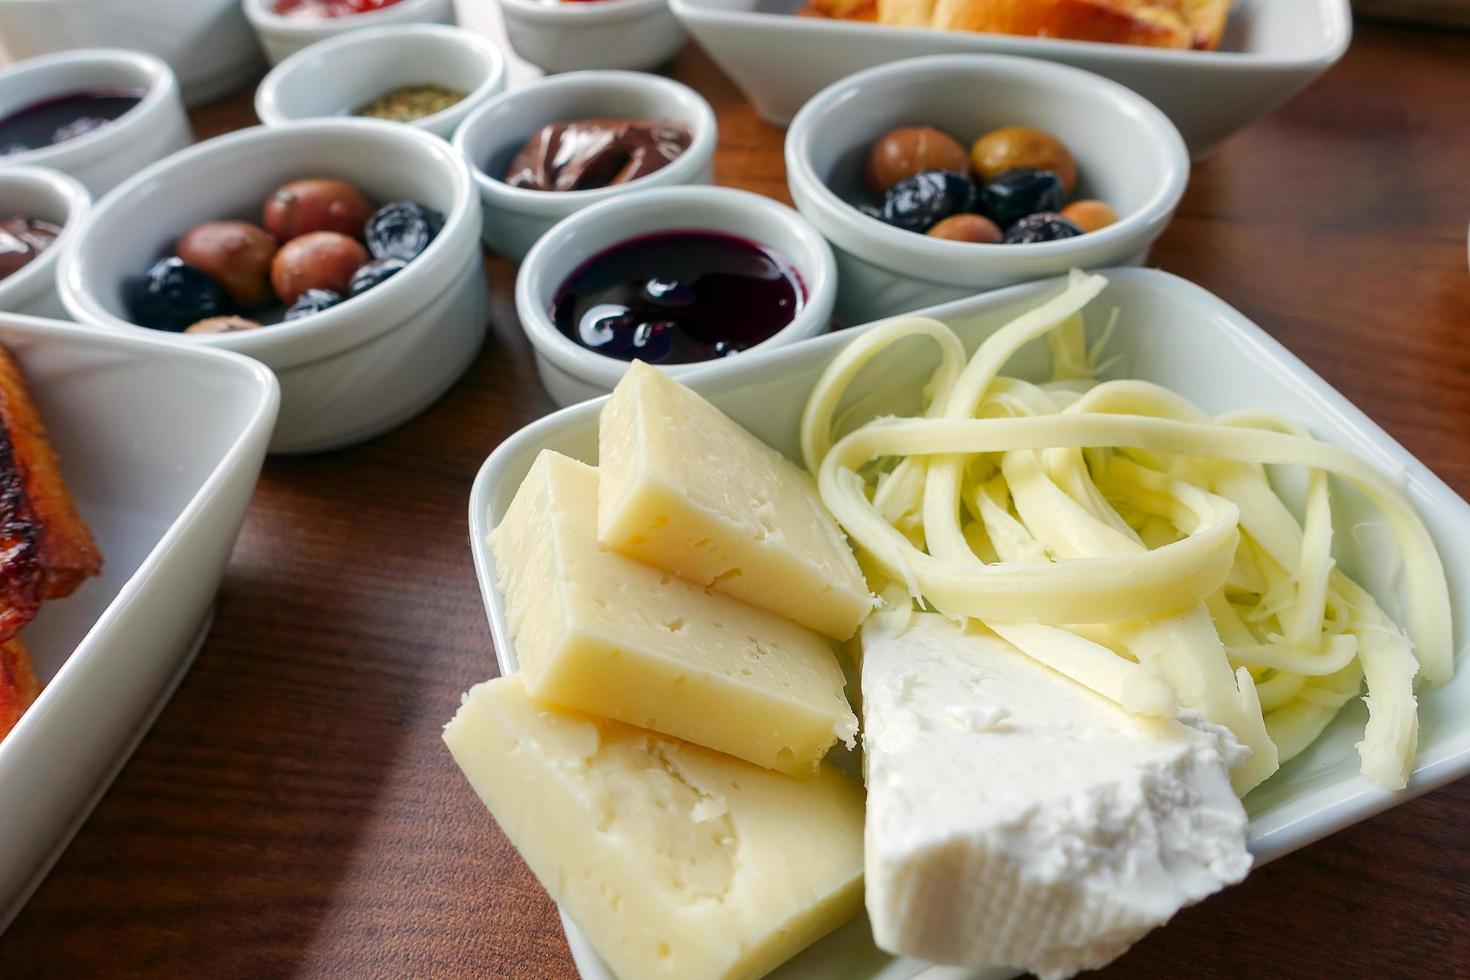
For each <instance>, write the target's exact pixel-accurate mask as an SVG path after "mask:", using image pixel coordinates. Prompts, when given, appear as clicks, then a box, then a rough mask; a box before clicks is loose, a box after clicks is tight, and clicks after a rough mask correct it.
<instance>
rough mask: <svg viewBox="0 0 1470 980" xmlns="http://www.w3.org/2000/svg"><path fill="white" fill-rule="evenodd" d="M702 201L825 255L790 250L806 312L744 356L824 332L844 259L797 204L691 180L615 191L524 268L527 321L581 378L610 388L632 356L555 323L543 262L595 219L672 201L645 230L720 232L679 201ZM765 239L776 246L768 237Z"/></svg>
mask: <svg viewBox="0 0 1470 980" xmlns="http://www.w3.org/2000/svg"><path fill="white" fill-rule="evenodd" d="M699 201H707V202H711V203H718V204H720V205H723V206H725V207H730V208H743V209H746V210H747V211H753V212H757V213H759V214H760V215H761V216H762V217H763V218H765V219H766V220H768V221H770V222H773V223H776V222H779V223H780V224H782V225H783V226H784V227H785V228H786V229H787V230H788V231H789V232H791V233H792V234H793V235H794V236H795V237H796V238H798V239H800V240H801V241H802V242H803V244H804V245H805V246H806V248H807V249H808V250H809V251H810V253H811V254H812V255H813V256H815V257H816V259H817V268H815V269H813V268H810V267H809V266H808V265H807V264H803V263H804V259H800V258H798V257H796V256H792V255H783V258H785V259H786V260H787V261H788V262H790V263H791V265H792V267H793V268H795V269H796V272H797V273H798V274H799V275H800V276H801V283H802V285H803V286H804V287H805V288H806V301H805V303H804V304H803V305H802V309H801V312H800V313H798V314H797V315H796V316H795V317H794V318H792V320H791V322H790V323H788V324H786V325H785V326H784V327H782V328H781V329H780V330H778V331H776V332H775V333H773V334H772V335H771V336H769V337H767V338H766V339H765V340H763V341H761V342H760V343H759V344H755V345H754V346H752V347H749V348H747V349H746V350H744V351H741V352H740V356H744V355H746V354H749V353H754V352H759V351H767V350H770V349H771V348H773V347H782V346H785V345H787V344H791V343H795V342H796V341H798V340H803V339H805V338H807V337H808V336H814V335H815V334H816V333H821V332H825V328H826V323H825V322H823V323H822V324H821V326H822V328H823V329H822V330H819V331H813V329H812V325H813V321H814V320H818V319H821V320H823V321H826V320H827V319H830V316H831V303H830V302H829V300H835V298H836V295H837V262H836V259H835V257H834V256H833V254H832V247H831V245H829V244H828V242H827V240H826V239H825V238H824V237H822V234H821V233H820V232H819V231H817V230H816V229H815V228H813V227H812V226H811V224H810V223H809V222H807V220H806V219H805V218H803V217H802V216H801V215H800V214H799V213H798V212H797V211H796V210H795V209H793V208H790V207H788V206H786V205H785V204H782V203H781V202H780V201H777V200H775V199H773V198H769V197H766V196H764V195H762V194H756V193H754V192H752V191H745V190H739V189H737V188H734V187H714V186H708V185H685V186H679V187H660V188H658V189H656V190H649V191H644V192H643V193H641V194H638V195H636V196H632V195H629V196H625V197H618V198H613V199H612V200H608V201H602V202H601V203H598V204H594V205H592V206H590V207H586V208H583V209H582V210H580V211H577V212H575V213H573V214H570V215H568V216H567V217H565V218H563V219H562V220H561V221H559V222H557V223H556V224H555V225H554V226H552V228H551V230H550V231H548V232H547V233H546V234H545V235H542V236H541V238H540V239H539V240H538V241H537V242H536V244H535V245H533V246H532V247H531V251H530V252H528V253H527V254H526V258H525V259H524V261H522V263H521V267H520V270H519V271H518V272H517V274H516V283H515V305H516V313H517V315H518V317H519V319H520V321H521V327H522V329H523V330H524V331H525V333H526V336H527V337H528V338H529V339H530V341H531V344H532V346H534V347H535V348H536V351H537V353H539V354H541V355H543V356H544V357H546V358H547V359H549V360H550V361H552V362H553V363H554V364H556V365H557V366H558V367H560V368H562V369H563V370H565V371H567V372H568V373H571V374H574V375H576V376H577V377H579V378H582V379H585V380H588V381H594V382H596V383H599V384H604V385H605V386H606V387H608V388H611V387H612V386H613V385H614V384H616V383H617V380H618V378H620V377H621V376H622V374H623V373H624V372H625V371H626V370H627V369H628V365H629V364H631V363H632V362H631V361H625V360H623V359H622V358H617V357H608V356H607V355H606V354H599V353H597V352H595V351H590V350H587V349H586V348H585V347H581V346H580V345H578V344H575V343H573V342H572V341H571V340H569V339H568V338H567V337H565V336H563V335H562V333H561V331H560V330H558V329H556V325H555V324H554V323H552V322H551V317H550V316H549V315H548V314H547V312H546V303H545V302H544V299H545V298H544V297H543V296H542V295H540V294H539V293H540V290H536V292H535V293H534V294H533V289H534V287H537V286H539V285H540V280H542V279H543V278H544V275H543V271H544V270H543V267H544V266H545V265H546V263H547V261H548V256H550V255H552V254H554V253H555V252H557V251H559V250H560V249H561V248H562V247H563V245H564V244H565V242H566V241H567V240H568V239H571V238H574V237H576V236H577V235H578V234H579V233H580V232H581V231H582V228H583V226H585V225H586V224H587V223H588V222H597V221H602V220H604V219H605V218H610V217H612V216H615V215H617V214H619V213H621V212H623V211H626V210H629V209H631V208H637V209H639V210H643V209H645V208H654V207H658V206H659V205H667V207H665V209H664V213H665V214H667V218H666V219H665V220H663V221H660V223H659V226H658V228H657V229H656V230H650V231H646V232H643V233H642V234H657V233H658V232H659V231H685V230H687V231H706V230H713V231H717V230H718V229H716V228H711V227H710V226H708V225H707V224H704V223H701V222H700V221H697V220H694V221H691V220H687V219H685V218H683V217H682V216H681V212H682V210H683V209H682V208H680V207H678V205H680V204H690V203H696V202H699ZM630 237H639V236H628V235H624V236H622V237H616V238H611V239H610V240H609V241H608V242H607V243H606V244H605V245H603V246H601V247H600V248H598V249H597V250H596V252H595V253H594V254H599V253H601V252H602V251H605V250H606V249H610V248H613V247H615V246H617V245H618V244H620V243H621V242H623V241H626V240H627V239H628V238H630ZM758 244H761V245H766V246H767V247H769V245H767V243H766V242H759V243H758ZM561 285H562V283H561V282H557V283H553V284H552V289H553V290H555V289H559V288H560V287H561ZM708 363H709V362H706V361H696V362H693V363H690V364H673V365H668V366H667V367H666V368H665V370H671V371H672V372H673V373H682V372H683V371H687V370H692V369H694V368H698V367H703V366H705V365H707V364H708Z"/></svg>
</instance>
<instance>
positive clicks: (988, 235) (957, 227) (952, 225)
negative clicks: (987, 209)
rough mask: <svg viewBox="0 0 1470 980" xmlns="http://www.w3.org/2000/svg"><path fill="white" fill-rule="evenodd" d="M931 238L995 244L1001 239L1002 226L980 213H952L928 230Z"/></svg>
mask: <svg viewBox="0 0 1470 980" xmlns="http://www.w3.org/2000/svg"><path fill="white" fill-rule="evenodd" d="M928 235H929V237H930V238H944V239H947V240H949V241H951V242H974V243H975V244H977V245H994V244H996V243H997V242H999V241H1000V228H998V227H996V224H995V222H994V221H991V220H990V219H989V218H986V217H982V216H981V215H978V214H952V215H950V216H949V217H948V218H945V219H944V220H943V221H941V222H939V224H937V225H935V226H934V227H933V228H930V229H929V231H928Z"/></svg>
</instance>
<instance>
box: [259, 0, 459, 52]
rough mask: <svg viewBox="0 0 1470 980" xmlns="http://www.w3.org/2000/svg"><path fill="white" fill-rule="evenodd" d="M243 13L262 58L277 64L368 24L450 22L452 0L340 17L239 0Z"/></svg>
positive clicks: (409, 2)
mask: <svg viewBox="0 0 1470 980" xmlns="http://www.w3.org/2000/svg"><path fill="white" fill-rule="evenodd" d="M242 2H243V3H244V5H245V17H246V18H247V19H248V20H249V21H250V26H252V27H254V28H255V33H256V36H257V37H259V38H260V46H261V47H262V48H263V49H264V50H265V58H266V60H267V61H269V62H270V63H271V64H273V65H274V64H278V63H280V62H281V61H284V60H285V59H286V58H288V57H290V56H291V55H293V54H295V53H296V52H297V51H300V50H301V49H302V48H304V47H306V46H307V45H310V44H315V43H316V42H318V41H325V40H326V39H327V38H329V37H336V36H337V35H339V34H346V33H347V32H349V31H359V30H364V29H366V28H369V27H383V26H386V25H390V24H453V23H454V22H455V20H454V0H398V3H395V4H393V5H391V6H388V7H383V8H382V9H381V10H372V11H369V12H367V13H364V14H348V15H345V16H342V17H323V18H321V19H320V20H306V19H298V18H295V17H282V16H281V15H280V14H278V13H276V12H275V6H276V0H242Z"/></svg>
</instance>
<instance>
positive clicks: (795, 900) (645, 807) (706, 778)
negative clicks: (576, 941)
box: [444, 675, 863, 980]
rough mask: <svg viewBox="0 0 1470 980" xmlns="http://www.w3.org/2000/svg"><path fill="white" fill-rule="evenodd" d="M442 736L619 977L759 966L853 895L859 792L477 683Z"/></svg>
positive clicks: (840, 917) (504, 685) (747, 970)
mask: <svg viewBox="0 0 1470 980" xmlns="http://www.w3.org/2000/svg"><path fill="white" fill-rule="evenodd" d="M444 741H445V742H446V743H448V745H449V750H450V752H452V753H453V754H454V758H455V761H456V762H458V763H459V767H460V768H461V769H462V770H464V774H465V775H466V776H467V777H468V778H469V781H470V784H471V785H472V786H473V787H474V789H475V792H476V793H478V794H479V795H480V799H482V800H483V801H484V802H485V805H486V806H487V807H489V808H490V812H491V813H493V814H494V815H495V819H496V820H497V821H499V823H500V826H501V828H502V829H503V830H504V831H505V834H506V836H507V837H509V838H510V840H511V843H513V844H514V845H515V846H516V849H517V850H518V851H520V853H521V855H522V856H523V857H524V858H525V860H526V863H527V864H528V865H530V867H531V870H532V871H533V872H534V873H535V875H536V877H537V879H538V880H539V881H540V882H541V884H542V885H543V886H545V888H546V890H547V891H548V892H550V893H551V897H552V898H553V899H554V900H555V901H556V902H557V903H558V904H559V905H561V907H562V909H563V910H564V911H566V913H567V914H568V915H570V916H571V918H572V921H574V922H576V924H577V926H578V927H579V928H580V929H581V930H582V932H583V933H585V934H586V935H587V938H588V939H589V940H590V941H591V943H592V945H593V947H594V948H596V950H597V952H598V954H599V955H601V956H602V958H603V959H604V960H605V961H606V962H607V964H608V965H609V966H610V967H611V968H612V970H613V972H614V973H616V974H617V975H618V976H619V977H621V978H623V980H657V978H677V980H706V978H709V980H714V978H724V980H736V978H753V977H759V976H762V975H764V974H765V973H767V972H769V971H770V970H772V969H773V968H775V967H776V966H777V965H779V964H780V963H781V962H783V961H784V960H786V959H787V958H789V957H790V956H792V955H793V954H795V953H796V952H797V951H798V950H800V949H802V948H804V947H805V946H807V945H809V944H810V943H812V942H814V941H815V940H817V939H819V938H820V937H822V936H824V935H826V934H827V933H828V932H830V931H831V930H832V929H834V928H836V927H837V926H838V925H840V924H842V923H843V922H844V921H846V920H847V919H849V918H851V917H852V916H853V915H855V914H856V913H857V911H858V909H859V908H861V906H862V901H863V888H862V869H863V797H862V791H861V790H860V789H859V788H858V787H857V786H856V785H855V784H854V783H853V782H852V781H851V780H849V779H848V778H847V777H846V776H845V775H843V774H842V773H841V772H840V771H839V770H838V769H837V768H836V767H834V766H832V765H830V764H828V765H823V766H822V767H821V770H820V772H818V774H817V775H816V776H815V777H814V778H812V779H810V780H795V779H791V778H790V777H787V776H783V775H781V774H779V773H774V772H769V771H767V770H763V769H757V768H755V767H753V766H749V765H746V764H745V763H743V762H740V761H738V760H735V759H731V758H730V757H728V756H723V755H719V754H718V753H714V752H708V751H705V750H703V749H700V748H698V747H696V746H692V745H688V744H685V743H682V742H679V741H677V740H675V739H670V738H665V737H662V736H659V735H654V734H652V733H650V732H645V731H640V730H638V729H636V728H631V727H629V726H626V725H620V724H618V723H616V722H611V721H607V720H605V719H598V718H593V717H591V716H588V715H583V714H579V713H576V712H569V711H565V710H562V709H558V708H553V707H551V706H549V705H545V704H542V703H539V702H536V701H533V700H531V699H530V698H529V697H527V696H526V693H525V688H524V686H523V685H522V683H521V680H520V677H519V675H516V676H512V677H506V678H500V679H498V680H493V681H489V682H487V683H484V684H480V685H477V686H476V687H475V688H473V689H472V690H471V691H470V692H469V693H468V694H467V695H465V699H464V704H463V706H462V707H461V708H460V710H459V713H458V714H457V715H455V717H454V720H453V721H451V722H450V723H449V725H448V727H447V728H445V730H444Z"/></svg>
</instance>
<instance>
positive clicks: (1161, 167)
mask: <svg viewBox="0 0 1470 980" xmlns="http://www.w3.org/2000/svg"><path fill="white" fill-rule="evenodd" d="M917 125H924V126H935V127H937V128H939V129H942V130H944V131H945V132H947V133H950V134H951V135H953V136H954V137H955V138H956V139H958V140H960V141H961V142H962V143H964V144H965V145H966V146H968V145H969V144H970V143H971V142H972V141H973V140H975V139H976V138H978V137H979V136H981V135H983V134H984V133H986V132H987V131H989V130H992V129H996V128H999V127H1001V126H1011V125H1022V126H1032V127H1035V128H1037V129H1042V130H1046V131H1047V132H1050V133H1052V134H1054V135H1055V136H1056V137H1057V138H1058V139H1060V140H1061V141H1062V142H1063V143H1065V144H1066V145H1067V147H1068V149H1070V150H1071V152H1072V155H1073V157H1074V158H1075V159H1076V161H1077V171H1078V175H1079V179H1078V187H1077V192H1076V193H1075V194H1074V195H1073V196H1074V198H1099V199H1101V200H1104V201H1106V202H1108V203H1109V204H1111V205H1112V206H1113V207H1114V208H1115V209H1116V210H1117V212H1118V214H1119V220H1118V221H1117V222H1116V223H1115V224H1112V225H1109V226H1108V227H1106V228H1103V229H1101V230H1099V231H1095V232H1092V233H1090V234H1086V235H1080V236H1078V237H1076V238H1069V239H1065V240H1062V241H1056V242H1041V243H1036V244H1032V245H975V244H971V243H965V242H951V241H944V240H940V239H935V238H930V237H928V236H926V235H920V234H916V233H914V232H908V231H903V230H902V229H899V228H894V227H892V226H890V225H886V224H884V223H883V222H881V221H879V220H877V219H875V218H870V217H867V216H866V215H864V214H862V213H861V212H860V211H858V210H857V208H856V207H855V206H854V205H853V204H851V203H849V201H850V200H862V199H864V196H865V195H864V192H863V190H862V177H861V171H862V166H863V161H864V160H865V159H866V156H867V152H868V147H869V146H870V145H871V144H872V142H873V141H874V140H876V139H878V138H879V137H880V136H882V135H883V134H884V133H886V132H888V131H889V130H891V129H894V128H897V127H899V126H917ZM786 172H787V180H788V184H789V186H790V188H791V197H792V199H793V200H794V201H795V203H796V207H797V210H799V211H800V212H801V213H802V214H803V215H804V216H805V217H806V218H807V219H808V220H810V221H811V223H812V224H814V225H816V226H817V228H818V229H819V230H820V231H821V232H822V234H823V235H825V236H826V237H827V239H828V240H829V241H831V243H832V246H833V249H834V250H835V252H836V254H837V267H838V271H839V274H840V276H841V280H842V291H841V294H840V295H839V297H838V303H837V314H838V316H839V318H841V319H843V320H845V321H847V322H850V323H861V322H863V321H865V320H871V319H875V318H877V317H883V316H890V315H892V314H895V313H900V312H903V311H904V310H910V309H914V308H915V307H919V306H925V305H932V304H934V303H942V302H946V301H948V300H952V299H958V298H960V297H964V296H971V295H974V294H975V293H977V292H983V291H985V290H989V289H998V288H1000V287H1002V286H1010V285H1014V284H1016V283H1020V282H1026V281H1028V280H1031V279H1041V278H1045V277H1048V276H1056V275H1061V274H1062V273H1065V272H1066V271H1067V270H1068V269H1071V268H1101V267H1104V266H1117V265H1137V264H1140V263H1142V262H1143V260H1144V258H1145V257H1146V256H1147V254H1148V249H1149V246H1150V245H1151V244H1152V243H1153V241H1154V239H1156V238H1157V237H1158V236H1159V235H1160V234H1161V233H1162V232H1163V230H1164V228H1165V227H1166V226H1167V225H1168V223H1169V220H1170V218H1172V217H1173V215H1174V209H1175V208H1176V207H1177V206H1178V204H1179V199H1180V198H1181V197H1182V196H1183V194H1184V188H1185V185H1186V184H1187V183H1188V181H1189V156H1188V153H1187V152H1186V151H1185V148H1184V141H1183V139H1181V138H1180V136H1179V131H1178V130H1177V129H1175V128H1174V125H1173V124H1172V123H1171V122H1169V120H1168V119H1167V118H1166V117H1165V116H1164V114H1163V113H1161V112H1160V111H1159V110H1158V109H1156V108H1154V107H1153V105H1151V104H1150V103H1149V102H1148V101H1147V100H1145V99H1144V98H1143V97H1142V96H1140V95H1137V94H1135V93H1134V92H1132V91H1130V90H1129V89H1126V88H1124V87H1123V86H1121V85H1119V84H1118V83H1116V82H1111V81H1108V80H1107V79H1105V78H1102V77H1100V76H1097V75H1094V74H1092V73H1090V72H1085V71H1082V70H1081V69H1078V68H1069V67H1067V66H1065V65H1057V64H1052V63H1050V62H1045V61H1036V60H1032V59H1027V58H1013V57H1007V56H1003V55H945V56H936V57H928V58H913V59H910V60H908V61H899V62H894V63H893V64H890V65H882V66H879V67H877V68H870V69H868V70H867V71H863V72H859V73H858V74H856V75H853V76H851V77H850V78H846V79H843V80H842V81H840V82H837V83H836V84H834V85H831V86H829V87H828V88H826V89H824V90H823V91H821V92H820V93H818V94H817V95H816V96H815V97H814V98H813V99H812V100H811V101H810V102H808V103H807V104H806V105H805V106H803V107H802V109H801V111H800V112H798V113H797V114H796V118H795V119H793V120H792V122H791V128H790V130H788V132H787V134H786Z"/></svg>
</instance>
